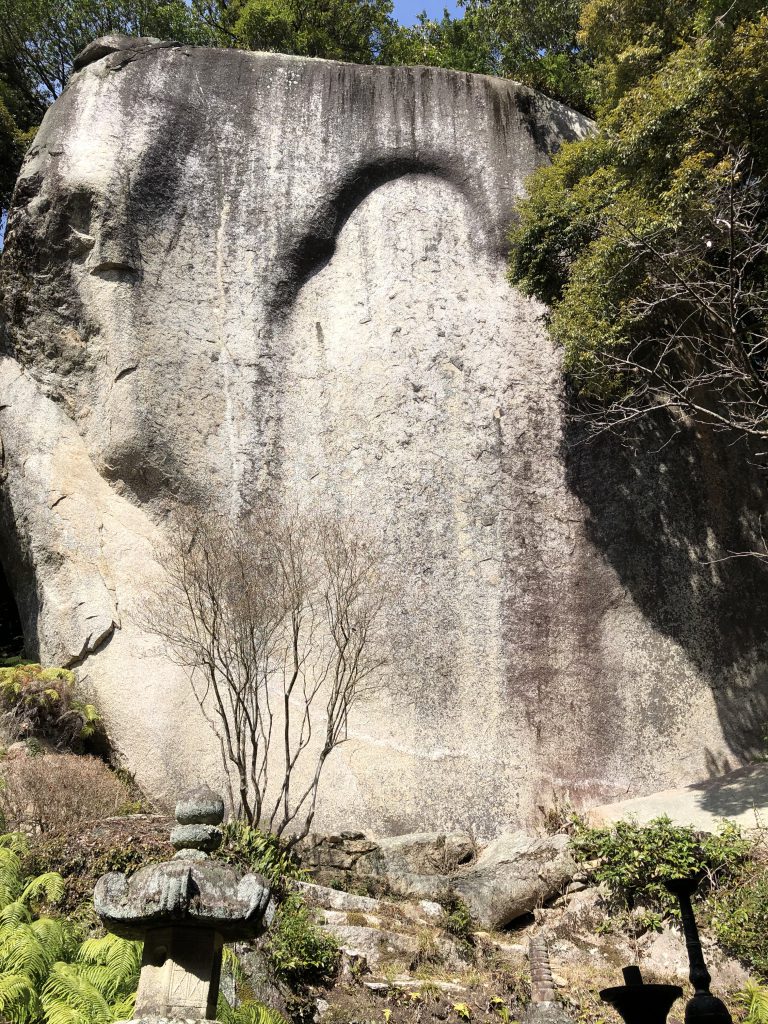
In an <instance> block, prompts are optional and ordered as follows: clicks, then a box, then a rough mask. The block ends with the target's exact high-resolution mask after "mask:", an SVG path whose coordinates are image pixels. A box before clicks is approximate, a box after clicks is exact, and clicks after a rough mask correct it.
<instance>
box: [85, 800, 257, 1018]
mask: <svg viewBox="0 0 768 1024" xmlns="http://www.w3.org/2000/svg"><path fill="white" fill-rule="evenodd" d="M223 818H224V803H223V801H222V799H221V797H219V796H217V794H216V793H213V792H212V791H211V790H210V789H208V787H207V786H206V787H202V788H201V789H196V790H193V791H192V792H189V793H187V794H186V795H185V796H183V797H182V798H181V799H180V800H179V802H178V803H177V805H176V821H177V825H176V827H175V828H174V829H173V831H172V832H171V842H172V843H173V845H174V846H175V847H176V851H177V852H176V854H175V855H174V857H173V859H172V860H170V861H167V862H165V863H163V864H150V865H147V866H146V867H143V868H139V870H138V871H137V872H136V873H135V874H133V875H131V876H130V878H128V877H126V876H125V875H123V874H120V873H119V872H112V873H111V874H108V875H103V876H102V877H101V878H100V879H99V881H98V882H97V883H96V889H95V891H94V906H95V908H96V913H97V914H98V915H99V917H100V918H101V920H102V922H103V923H104V927H105V928H106V929H107V931H110V932H113V933H114V934H115V935H119V936H121V937H122V938H125V939H139V940H143V942H144V955H143V958H142V962H141V977H140V980H139V990H138V993H137V995H136V1010H135V1013H134V1017H135V1018H136V1019H142V1018H147V1017H152V1018H159V1017H162V1018H170V1019H176V1020H187V1021H188V1020H213V1019H214V1018H215V1017H216V1004H217V1001H218V994H219V982H220V978H221V955H222V948H223V945H224V943H225V942H237V941H242V940H245V939H250V938H253V937H254V936H256V935H258V934H259V933H260V932H261V931H262V930H263V923H262V922H263V918H264V913H265V911H266V909H267V903H268V902H269V896H270V891H269V886H268V884H267V882H266V881H265V879H264V878H262V877H261V875H254V874H247V875H243V874H242V873H241V872H239V871H238V870H237V869H236V868H234V867H232V866H231V865H228V864H225V863H223V862H222V861H217V860H211V859H210V857H209V856H208V854H209V853H210V852H212V851H213V850H216V849H217V848H218V846H219V844H220V843H221V829H220V828H219V827H218V826H219V825H220V824H221V822H222V820H223Z"/></svg>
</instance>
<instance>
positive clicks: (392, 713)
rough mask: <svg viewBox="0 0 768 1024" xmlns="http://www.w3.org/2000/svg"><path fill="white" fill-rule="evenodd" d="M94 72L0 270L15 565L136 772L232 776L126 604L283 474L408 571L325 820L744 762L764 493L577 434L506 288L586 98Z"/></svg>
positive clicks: (29, 181)
mask: <svg viewBox="0 0 768 1024" xmlns="http://www.w3.org/2000/svg"><path fill="white" fill-rule="evenodd" d="M78 68H79V70H77V72H76V73H75V74H74V75H73V77H72V80H71V81H70V83H69V85H68V86H67V88H66V89H65V91H64V93H63V95H62V96H61V97H60V98H59V100H58V101H57V102H56V103H55V104H54V106H53V107H52V108H51V109H50V111H49V112H48V114H47V115H46V118H45V121H44V123H43V125H42V127H41V129H40V131H39V133H38V135H37V138H36V140H35V143H34V145H33V147H32V149H31V151H30V153H29V155H28V157H27V160H26V162H25V164H24V167H23V170H22V173H21V177H20V180H19V183H18V187H17V191H16V196H15V200H14V206H13V211H12V213H11V216H10V218H9V222H8V231H7V235H6V251H5V253H4V255H3V260H2V280H3V308H4V318H5V328H4V341H3V360H2V371H1V372H2V376H1V377H0V430H1V431H2V444H3V465H2V507H1V512H2V520H1V526H0V532H1V534H2V562H3V566H4V569H5V573H6V576H7V577H8V579H9V581H10V584H11V586H12V588H13V590H14V593H15V598H16V602H17V604H18V607H19V611H20V615H21V618H22V621H23V626H24V631H25V636H26V638H27V643H28V645H29V646H30V648H32V649H36V650H37V651H39V654H40V656H41V657H42V658H43V659H44V660H45V661H47V662H53V663H60V664H65V665H72V666H75V667H77V668H78V670H79V673H80V676H81V678H82V679H83V681H84V682H85V684H86V685H89V686H91V687H92V688H93V690H94V691H95V694H96V697H97V699H98V701H99V704H100V706H101V708H102V709H103V711H104V714H105V716H106V718H107V722H108V726H109V730H110V734H111V737H112V738H113V741H114V743H115V745H116V747H117V749H118V751H119V752H120V753H121V754H122V755H123V756H124V758H125V760H126V762H127V764H128V766H129V767H130V769H131V770H132V771H133V772H135V774H136V777H137V779H138V781H139V782H140V783H141V785H143V786H144V787H146V788H147V789H148V790H149V791H150V792H151V793H153V794H155V795H156V796H158V797H161V798H166V799H168V800H169V801H170V800H171V799H172V798H173V797H174V796H175V795H176V793H177V792H178V791H179V790H180V789H182V788H186V785H187V784H188V783H189V782H190V781H195V780H196V779H200V780H202V779H209V780H210V781H211V782H212V783H216V784H218V783H220V782H221V780H220V778H219V775H220V770H219V767H218V748H217V744H216V742H215V741H214V740H213V738H212V736H211V735H210V732H209V730H208V728H207V726H206V724H205V722H204V721H203V720H202V718H201V717H200V715H199V714H198V713H197V710H196V707H195V704H194V701H193V699H192V696H191V693H190V690H189V686H188V681H187V679H186V676H185V674H184V672H183V671H182V670H181V669H179V668H177V667H175V666H174V665H173V664H172V663H171V662H170V660H169V658H168V656H167V652H165V651H164V650H163V649H162V648H161V647H160V645H159V644H158V642H157V641H156V640H153V639H151V638H149V637H147V636H146V635H144V634H143V632H142V629H141V626H140V616H138V615H137V610H140V609H141V607H142V604H143V602H144V599H145V595H146V593H147V590H148V589H150V588H151V587H152V585H153V580H155V579H156V578H157V573H158V571H159V570H158V569H157V566H156V564H155V562H154V560H153V557H152V552H153V545H154V544H155V542H156V539H157V538H158V537H159V536H161V534H162V529H163V525H162V524H163V520H164V517H165V516H166V515H167V513H168V511H169V510H171V509H173V508H174V507H176V506H177V505H178V503H179V502H181V501H185V502H188V501H193V502H194V501H205V502H207V503H210V502H213V503H214V504H215V505H216V506H217V507H219V508H220V509H221V510H222V511H232V512H237V511H240V510H242V509H244V508H245V509H247V508H248V507H251V506H253V505H254V504H255V503H258V502H261V501H264V500H271V499H272V498H274V497H275V496H277V497H281V498H284V499H286V500H287V501H289V502H293V503H297V504H300V505H304V506H312V505H315V504H326V505H327V504H330V505H332V506H334V507H337V508H338V509H340V510H343V511H344V512H346V513H349V514H351V515H353V516H355V517H357V518H359V519H360V520H362V521H363V522H364V523H365V524H366V528H369V529H371V530H372V531H374V532H375V533H376V534H378V535H379V536H380V537H381V538H382V540H383V543H384V544H385V546H386V548H387V550H388V552H389V555H390V558H391V560H392V563H393V564H395V565H396V566H397V568H398V571H399V572H400V574H401V577H402V578H403V579H405V580H407V581H408V586H407V587H406V588H405V589H404V592H403V596H402V603H401V606H400V607H398V608H393V609H391V611H390V616H389V622H388V629H389V631H390V634H391V636H392V638H393V641H394V645H393V646H394V649H395V651H396V652H397V661H396V664H395V665H394V676H393V677H391V678H390V679H389V680H388V681H386V683H385V681H384V680H382V682H381V686H380V689H379V692H378V693H377V694H376V695H375V696H374V697H372V698H371V699H370V700H369V701H368V702H367V703H366V704H365V705H364V706H362V707H360V708H359V709H358V711H357V712H356V715H355V718H354V720H353V721H352V722H351V726H350V739H349V741H348V743H346V744H345V745H344V746H343V747H341V748H340V749H339V750H338V751H337V752H336V753H335V754H334V755H333V757H332V758H331V759H330V760H329V762H328V765H327V770H326V775H325V777H324V781H323V784H322V786H321V792H320V804H319V815H318V827H320V828H325V829H328V828H343V827H345V826H346V827H349V826H352V827H365V828H368V829H371V830H373V831H380V832H390V833H398V832H406V831H423V830H426V829H438V830H445V829H447V828H465V829H466V828H470V827H471V828H474V829H475V831H476V832H478V833H479V834H481V835H482V834H489V833H492V832H494V831H495V830H496V829H497V827H498V826H499V825H500V824H502V823H506V822H508V821H510V820H513V821H520V820H523V819H526V818H529V817H530V816H531V815H532V814H534V813H535V810H536V806H537V805H538V804H541V803H544V804H546V803H548V802H549V800H550V797H551V795H552V794H553V793H554V794H558V795H560V796H562V793H563V792H564V791H565V790H567V791H569V792H570V795H571V799H573V800H574V801H575V802H605V801H607V800H613V799H619V798H622V797H624V796H625V795H627V794H641V793H644V792H648V791H651V790H655V789H659V788H662V787H664V786H668V785H671V784H676V783H678V782H685V781H691V780H695V779H699V778H701V777H702V776H704V775H706V774H708V773H711V772H717V771H719V770H721V769H722V768H723V767H725V766H726V765H727V764H731V763H737V762H739V761H740V760H742V759H743V758H744V757H746V756H748V755H749V753H750V751H751V750H752V749H753V747H754V743H755V741H756V737H761V736H762V732H763V722H764V718H765V711H766V700H765V695H766V687H765V674H766V650H765V623H766V622H767V621H768V618H767V617H766V600H765V588H764V587H763V585H762V582H761V580H760V579H759V577H758V576H757V572H758V569H757V568H755V567H754V566H753V565H752V564H751V563H750V562H749V561H748V560H736V561H733V562H713V559H714V558H716V557H718V556H719V555H721V554H722V553H723V551H724V550H727V549H728V548H730V549H733V550H738V549H743V548H744V547H745V546H748V544H749V543H750V541H751V535H750V531H754V530H755V528H756V524H757V523H758V520H759V509H760V502H761V501H762V493H761V492H759V490H758V489H757V488H756V487H755V486H753V483H752V481H751V480H750V479H748V478H747V477H746V476H745V475H744V474H741V475H740V476H737V475H736V474H735V473H734V471H733V468H732V466H731V463H730V461H729V459H730V455H729V453H728V450H727V449H723V450H721V449H720V447H718V446H717V445H715V444H713V443H711V441H710V440H709V439H701V438H698V437H695V436H693V435H691V434H686V433H685V432H680V433H679V434H678V435H677V436H676V437H675V438H674V439H673V440H672V442H671V443H670V444H669V445H667V447H666V448H664V449H663V451H662V453H661V454H657V453H651V454H635V453H633V452H632V451H631V450H629V449H627V448H624V447H621V446H619V445H617V444H614V443H613V442H612V441H610V440H605V441H604V442H603V443H601V444H600V445H592V446H587V447H585V446H582V445H580V444H579V443H578V440H579V439H578V437H577V436H576V435H575V434H574V433H573V429H572V428H571V426H570V425H569V424H570V420H569V418H568V416H567V414H566V408H565V403H564V393H563V385H562V377H561V372H560V363H559V355H558V353H557V352H556V351H555V350H554V349H553V347H552V345H551V344H550V342H549V341H548V339H547V336H546V333H545V331H544V327H543V324H542V320H541V317H542V314H543V312H544V311H543V309H542V308H541V307H540V306H538V305H537V304H536V303H534V302H532V301H529V300H528V299H526V298H524V297H522V296H521V295H520V294H518V293H516V292H515V291H514V290H512V289H511V288H510V287H509V285H508V284H507V282H506V280H505V266H504V255H505V247H506V234H507V230H508V226H509V224H510V222H511V219H512V217H513V216H514V206H515V201H516V198H517V197H519V196H520V195H521V194H522V192H523V188H524V181H525V177H526V175H527V174H528V173H529V172H530V171H531V170H532V169H533V168H534V167H536V166H537V165H538V164H540V163H541V162H543V161H546V160H547V159H548V157H549V154H550V153H551V152H552V151H553V149H555V148H556V147H557V145H558V144H559V143H560V142H561V141H562V140H563V139H572V138H575V137H578V136H579V135H580V134H582V133H583V132H585V131H586V130H587V129H588V125H587V124H586V122H585V121H584V119H582V118H581V117H579V116H578V115H576V114H574V113H573V112H571V111H569V110H567V109H565V108H563V107H562V106H559V105H558V104H556V103H554V102H552V101H550V100H548V99H545V98H544V97H542V96H539V95H537V94H535V93H533V92H531V91H530V90H528V89H526V88H523V87H521V86H519V85H517V84H515V83H513V82H507V81H499V80H496V79H492V78H485V77H482V76H472V75H465V74H459V73H453V72H447V71H443V70H437V69H426V68H399V69H392V68H372V67H358V66H351V65H346V64H338V63H332V62H326V61H319V60H308V59H299V58H294V57H286V56H280V55H277V54H265V53H255V54H254V53H241V52H237V51H213V50H206V49H196V48H190V47H186V46H179V45H175V44H170V43H160V42H158V41H156V40H139V41H134V42H130V41H127V40H125V39H121V38H109V39H106V40H103V41H101V42H100V43H98V44H97V45H95V46H92V47H90V48H89V50H88V51H86V53H85V54H84V55H83V56H82V58H81V60H80V61H79V62H78ZM656 447H658V446H656ZM643 448H644V450H646V451H649V452H650V451H651V450H652V449H653V448H654V438H653V437H649V438H647V439H646V443H645V444H644V446H643Z"/></svg>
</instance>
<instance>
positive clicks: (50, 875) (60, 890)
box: [19, 871, 66, 903]
mask: <svg viewBox="0 0 768 1024" xmlns="http://www.w3.org/2000/svg"><path fill="white" fill-rule="evenodd" d="M65 888H66V882H65V881H64V879H63V878H62V877H61V875H60V874H59V873H58V871H46V872H45V873H44V874H42V875H38V876H37V878H32V879H30V880H29V881H28V882H27V884H26V885H25V886H24V889H23V891H22V893H21V896H20V897H19V899H20V900H21V901H22V903H32V902H34V900H38V899H40V897H45V899H46V900H48V902H49V903H58V902H59V900H60V899H61V897H62V896H63V895H64V890H65Z"/></svg>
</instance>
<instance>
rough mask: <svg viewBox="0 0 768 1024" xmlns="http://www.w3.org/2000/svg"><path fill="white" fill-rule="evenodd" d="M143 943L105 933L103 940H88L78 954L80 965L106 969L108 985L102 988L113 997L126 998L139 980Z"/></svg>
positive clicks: (108, 995) (106, 983)
mask: <svg viewBox="0 0 768 1024" xmlns="http://www.w3.org/2000/svg"><path fill="white" fill-rule="evenodd" d="M141 951H142V944H141V943H140V942H129V941H128V940H127V939H120V938H118V937H117V936H116V935H105V936H104V937H103V938H101V939H86V940H85V942H83V943H82V945H81V946H80V949H79V950H78V953H77V957H76V959H77V962H78V964H83V965H93V966H100V967H103V968H105V970H106V972H107V973H106V974H105V979H106V980H105V986H106V987H105V988H104V989H102V991H103V992H104V993H105V995H107V997H108V998H110V999H116V998H118V997H123V996H125V995H126V993H127V992H129V991H130V990H131V989H132V988H135V987H136V986H137V985H138V982H139V972H140V970H141Z"/></svg>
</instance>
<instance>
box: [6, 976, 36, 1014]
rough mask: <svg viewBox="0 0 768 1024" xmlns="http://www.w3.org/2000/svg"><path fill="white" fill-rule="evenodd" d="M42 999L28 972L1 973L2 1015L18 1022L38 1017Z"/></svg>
mask: <svg viewBox="0 0 768 1024" xmlns="http://www.w3.org/2000/svg"><path fill="white" fill-rule="evenodd" d="M39 1012H40V1001H39V999H38V996H37V989H36V987H35V985H34V983H33V982H32V980H31V979H30V978H29V977H28V976H27V975H26V974H12V973H11V972H3V973H1V974H0V1015H1V1016H2V1017H3V1019H4V1020H8V1021H14V1022H16V1024H26V1021H29V1020H33V1019H35V1018H37V1016H38V1014H39Z"/></svg>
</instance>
